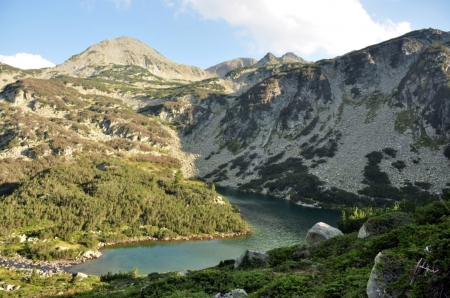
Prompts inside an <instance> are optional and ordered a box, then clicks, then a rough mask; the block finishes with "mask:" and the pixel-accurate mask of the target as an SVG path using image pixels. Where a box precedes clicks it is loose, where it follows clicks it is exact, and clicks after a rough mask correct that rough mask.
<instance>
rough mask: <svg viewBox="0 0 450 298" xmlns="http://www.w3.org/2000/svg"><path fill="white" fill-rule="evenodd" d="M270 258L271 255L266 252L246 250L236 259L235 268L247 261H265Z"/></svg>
mask: <svg viewBox="0 0 450 298" xmlns="http://www.w3.org/2000/svg"><path fill="white" fill-rule="evenodd" d="M268 259H269V255H268V254H266V253H265V252H257V251H252V250H246V251H245V252H244V253H243V254H242V255H241V256H240V257H239V258H237V259H236V260H235V261H234V268H235V269H237V268H240V267H242V266H243V265H244V263H245V261H247V262H249V263H265V262H267V261H268Z"/></svg>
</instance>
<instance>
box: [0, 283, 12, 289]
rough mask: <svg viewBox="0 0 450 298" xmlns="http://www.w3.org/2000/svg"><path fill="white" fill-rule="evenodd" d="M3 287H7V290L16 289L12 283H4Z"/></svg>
mask: <svg viewBox="0 0 450 298" xmlns="http://www.w3.org/2000/svg"><path fill="white" fill-rule="evenodd" d="M2 287H3V289H5V291H12V290H14V285H10V284H6V283H5V284H3V285H2Z"/></svg>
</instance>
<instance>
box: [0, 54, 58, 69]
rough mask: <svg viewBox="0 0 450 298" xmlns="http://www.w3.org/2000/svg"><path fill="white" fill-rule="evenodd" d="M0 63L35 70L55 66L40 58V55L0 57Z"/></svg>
mask: <svg viewBox="0 0 450 298" xmlns="http://www.w3.org/2000/svg"><path fill="white" fill-rule="evenodd" d="M0 62H2V63H5V64H8V65H10V66H14V67H17V68H21V69H35V68H44V67H53V66H55V64H54V63H52V62H50V61H48V60H46V59H44V58H42V57H41V55H34V54H27V53H17V54H15V55H12V56H3V55H0Z"/></svg>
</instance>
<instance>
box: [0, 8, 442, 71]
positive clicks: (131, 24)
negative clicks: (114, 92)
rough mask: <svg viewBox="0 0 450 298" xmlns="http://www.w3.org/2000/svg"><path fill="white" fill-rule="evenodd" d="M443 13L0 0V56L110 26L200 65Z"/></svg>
mask: <svg viewBox="0 0 450 298" xmlns="http://www.w3.org/2000/svg"><path fill="white" fill-rule="evenodd" d="M449 14H450V1H449V0H428V1H423V0H421V1H419V0H64V1H61V0H39V1H36V0H0V34H1V47H0V61H2V62H4V63H8V64H13V63H22V64H16V65H15V66H20V67H22V68H37V67H42V66H49V65H52V64H49V62H51V63H53V64H60V63H63V62H64V61H65V60H67V59H68V58H70V57H71V56H72V55H75V54H78V53H80V52H82V51H84V50H85V49H86V48H87V47H89V46H90V45H93V44H95V43H98V42H100V41H102V40H105V39H110V38H115V37H120V36H130V37H134V38H137V39H139V40H141V41H142V42H144V43H146V44H147V45H149V46H150V47H152V48H154V49H155V50H157V51H159V52H160V53H161V54H163V55H164V56H166V57H167V58H169V59H171V60H173V61H175V62H178V63H182V64H188V65H195V66H200V67H202V68H207V67H209V66H212V65H215V64H218V63H220V62H223V61H226V60H230V59H233V58H237V57H251V58H255V59H260V58H262V57H263V56H264V55H265V54H266V53H267V52H272V53H274V54H275V55H277V56H281V55H282V54H284V53H286V52H289V51H291V52H294V53H296V54H297V55H299V56H301V57H303V58H305V59H307V60H311V61H315V60H319V59H322V58H331V57H334V56H337V55H342V54H344V53H346V52H348V51H351V50H355V49H360V48H363V47H365V46H368V45H371V44H374V43H378V42H381V41H383V40H386V39H389V38H392V37H395V36H399V35H401V34H404V33H406V32H409V31H411V30H416V29H422V28H429V27H432V28H436V29H441V30H444V31H450V21H449V19H448V16H449ZM19 53H22V54H20V55H19ZM43 59H45V60H46V61H47V64H45V63H44V64H42V63H43ZM44 62H45V61H44Z"/></svg>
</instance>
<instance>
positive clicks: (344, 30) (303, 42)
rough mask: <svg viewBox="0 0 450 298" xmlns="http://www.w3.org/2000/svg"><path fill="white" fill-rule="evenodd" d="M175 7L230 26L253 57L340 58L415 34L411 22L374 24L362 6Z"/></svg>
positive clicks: (293, 2) (275, 1) (215, 2)
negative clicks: (254, 55) (262, 55)
mask: <svg viewBox="0 0 450 298" xmlns="http://www.w3.org/2000/svg"><path fill="white" fill-rule="evenodd" d="M172 2H175V3H176V8H177V9H178V11H177V13H180V12H185V11H191V12H195V13H198V14H200V15H201V16H202V17H203V18H205V19H208V20H225V21H226V22H227V23H229V24H230V25H231V26H233V27H234V28H235V30H236V33H237V35H238V36H239V38H241V40H242V41H243V42H244V44H245V45H246V46H247V48H248V50H249V52H252V53H265V52H268V51H271V52H274V53H275V54H283V53H285V52H288V51H294V52H297V53H300V55H302V56H304V57H306V58H308V57H311V56H314V55H317V54H318V53H320V54H322V55H325V56H337V55H341V54H344V53H346V52H349V51H351V50H355V49H359V48H362V47H365V46H368V45H371V44H374V43H377V42H381V41H384V40H387V39H389V38H392V37H396V36H399V35H401V34H404V33H406V32H408V31H410V30H411V25H410V24H409V23H408V22H400V23H394V22H392V21H390V20H385V21H382V22H379V21H374V20H373V19H372V18H371V17H370V15H369V14H368V13H367V11H366V10H365V9H364V8H363V6H362V4H361V3H360V1H359V0H339V1H336V0H303V1H299V0H227V1H223V0H172Z"/></svg>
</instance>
